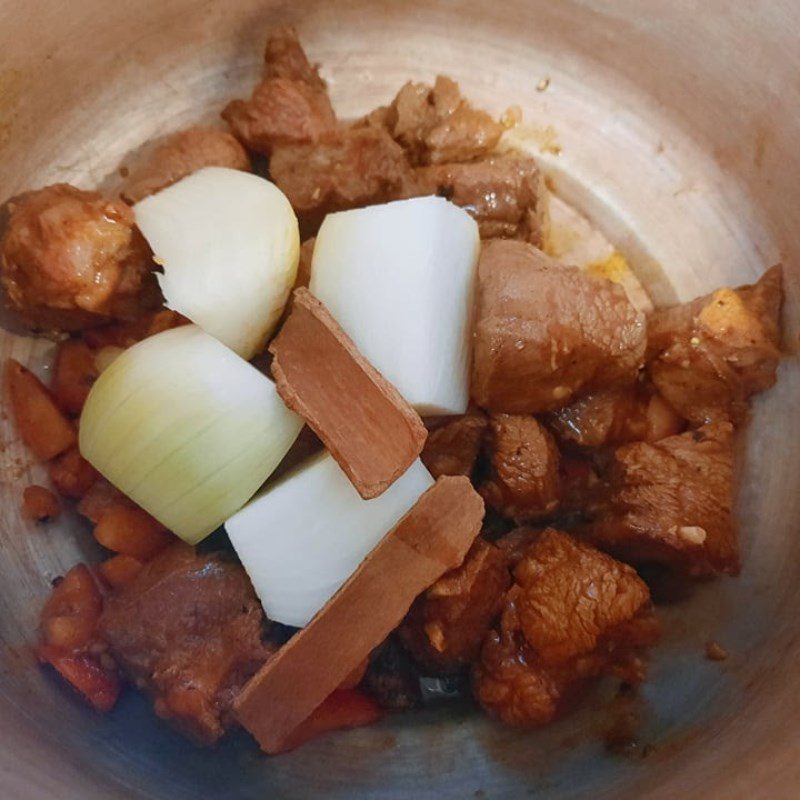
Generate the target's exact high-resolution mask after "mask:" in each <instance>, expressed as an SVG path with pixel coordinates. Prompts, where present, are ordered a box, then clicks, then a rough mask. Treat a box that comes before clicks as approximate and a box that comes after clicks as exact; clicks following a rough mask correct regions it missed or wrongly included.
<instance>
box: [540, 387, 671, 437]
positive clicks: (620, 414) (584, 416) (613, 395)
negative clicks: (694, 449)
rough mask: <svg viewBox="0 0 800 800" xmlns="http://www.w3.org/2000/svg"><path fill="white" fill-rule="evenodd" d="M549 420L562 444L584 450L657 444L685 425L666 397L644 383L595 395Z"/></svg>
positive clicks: (558, 412)
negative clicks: (633, 443)
mask: <svg viewBox="0 0 800 800" xmlns="http://www.w3.org/2000/svg"><path fill="white" fill-rule="evenodd" d="M549 421H550V425H551V427H552V428H553V430H554V431H555V432H556V435H557V436H558V437H559V439H561V441H562V442H564V443H568V444H576V445H579V446H580V447H606V446H608V445H617V444H625V443H627V442H636V441H644V442H657V441H658V440H659V439H664V438H665V437H667V436H672V435H673V434H675V433H680V432H681V430H682V429H683V426H684V422H683V420H682V419H681V417H680V416H678V414H677V413H676V412H675V411H674V410H673V409H672V407H671V406H670V405H669V404H668V403H667V402H666V401H665V400H664V398H663V397H661V395H660V394H658V392H656V391H654V390H653V389H652V387H649V386H646V385H642V384H634V385H631V386H616V387H612V388H610V389H601V390H600V391H599V392H593V393H592V394H588V395H586V396H585V397H581V398H580V399H578V400H576V401H575V402H574V403H572V405H569V406H567V407H566V408H562V409H561V410H559V411H556V412H555V413H554V414H552V416H551V417H550V420H549Z"/></svg>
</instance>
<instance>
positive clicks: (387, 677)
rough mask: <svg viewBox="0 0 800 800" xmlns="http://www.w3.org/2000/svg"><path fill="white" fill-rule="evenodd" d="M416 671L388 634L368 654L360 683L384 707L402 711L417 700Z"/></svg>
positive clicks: (418, 699)
mask: <svg viewBox="0 0 800 800" xmlns="http://www.w3.org/2000/svg"><path fill="white" fill-rule="evenodd" d="M419 679H420V673H419V669H418V668H417V666H416V665H415V664H414V663H413V662H412V660H411V658H410V656H409V655H408V653H407V652H406V651H405V650H404V649H403V647H402V645H400V643H399V642H398V641H397V639H396V638H395V636H394V634H392V635H391V636H390V637H389V638H388V639H386V641H385V642H384V643H383V644H382V645H380V647H377V648H375V650H373V652H372V655H371V656H370V662H369V666H368V667H367V674H366V675H365V676H364V680H363V684H364V686H365V687H366V688H367V689H368V690H369V692H370V694H371V695H372V696H373V697H374V698H375V699H376V700H377V701H378V702H379V703H380V704H381V706H383V707H384V708H388V709H392V710H397V711H406V710H408V709H410V708H416V707H417V706H418V705H419V704H420V700H421V697H420V683H419Z"/></svg>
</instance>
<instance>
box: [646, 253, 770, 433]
mask: <svg viewBox="0 0 800 800" xmlns="http://www.w3.org/2000/svg"><path fill="white" fill-rule="evenodd" d="M781 283H782V280H781V269H780V267H773V268H772V269H771V270H769V271H768V272H767V273H765V274H764V276H763V277H762V278H761V280H759V281H758V283H756V284H755V285H753V286H745V287H741V288H739V289H720V290H719V291H716V292H714V293H713V294H712V295H709V296H708V297H703V298H699V299H698V300H694V301H692V302H691V303H686V304H685V305H683V306H678V307H676V308H670V309H666V310H664V311H656V312H654V313H653V314H652V315H651V316H650V319H649V320H648V327H649V331H648V372H649V374H650V377H651V379H652V381H653V383H654V384H655V386H656V388H657V389H658V390H659V391H660V392H661V394H662V395H663V396H664V397H665V398H666V400H667V401H668V402H669V403H670V405H671V406H672V407H673V408H674V409H675V410H676V411H677V412H678V413H679V414H681V415H682V416H683V417H684V418H685V419H687V420H688V421H689V422H691V423H692V424H694V425H702V424H703V423H704V422H708V421H713V420H726V419H728V420H731V421H732V422H734V424H737V423H739V422H742V421H743V420H744V418H745V417H746V415H747V400H748V398H749V397H751V396H752V395H753V394H755V393H757V392H761V391H764V389H767V388H769V387H770V386H772V385H773V384H774V383H775V372H776V369H777V366H778V360H779V358H780V350H779V344H780V309H781V302H782V287H781Z"/></svg>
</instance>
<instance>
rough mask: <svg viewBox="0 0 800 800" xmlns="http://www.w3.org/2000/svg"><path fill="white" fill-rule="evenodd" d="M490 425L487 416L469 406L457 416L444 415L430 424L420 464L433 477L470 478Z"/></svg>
mask: <svg viewBox="0 0 800 800" xmlns="http://www.w3.org/2000/svg"><path fill="white" fill-rule="evenodd" d="M488 425H489V420H488V419H487V417H486V415H485V414H484V413H483V412H482V411H480V410H478V409H471V410H469V411H468V412H467V413H466V414H464V415H463V416H460V417H447V418H446V419H445V421H444V422H443V423H442V424H440V425H438V426H436V427H433V428H432V429H431V430H430V432H429V433H428V439H427V441H426V442H425V447H424V448H423V450H422V454H421V456H420V457H421V458H422V463H423V464H425V466H426V467H427V469H428V472H430V473H431V475H433V477H434V478H438V477H439V476H440V475H466V476H467V477H470V476H471V475H472V472H473V470H474V469H475V462H476V461H477V460H478V454H479V453H480V449H481V444H482V443H483V437H484V434H485V433H486V429H487V427H488Z"/></svg>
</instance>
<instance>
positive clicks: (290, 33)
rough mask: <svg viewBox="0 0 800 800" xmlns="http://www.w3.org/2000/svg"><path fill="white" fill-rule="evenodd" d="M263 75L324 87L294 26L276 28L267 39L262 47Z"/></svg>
mask: <svg viewBox="0 0 800 800" xmlns="http://www.w3.org/2000/svg"><path fill="white" fill-rule="evenodd" d="M264 77H266V78H286V79H288V80H291V81H302V82H303V83H307V84H308V85H309V86H313V87H315V88H317V89H322V90H324V89H325V81H323V80H322V78H320V76H319V70H318V69H317V67H316V66H315V65H314V64H312V63H311V62H310V61H309V60H308V56H307V55H306V53H305V50H303V46H302V45H301V44H300V39H299V38H298V36H297V31H296V30H295V29H294V28H289V27H286V28H278V29H277V30H275V31H274V32H273V34H272V35H271V36H270V37H269V39H267V46H266V48H265V49H264Z"/></svg>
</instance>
